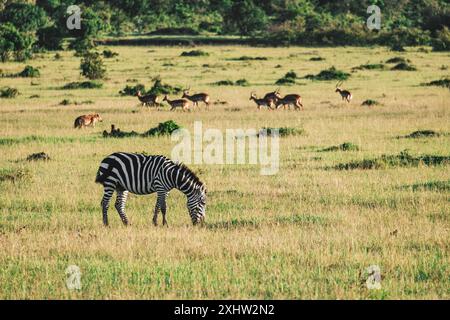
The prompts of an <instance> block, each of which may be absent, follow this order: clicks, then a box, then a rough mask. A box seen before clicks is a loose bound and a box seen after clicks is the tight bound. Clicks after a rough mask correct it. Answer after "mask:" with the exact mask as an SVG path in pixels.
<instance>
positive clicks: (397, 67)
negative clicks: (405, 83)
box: [391, 62, 417, 71]
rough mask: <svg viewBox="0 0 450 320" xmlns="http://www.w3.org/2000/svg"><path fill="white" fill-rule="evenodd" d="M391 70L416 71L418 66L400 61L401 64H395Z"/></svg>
mask: <svg viewBox="0 0 450 320" xmlns="http://www.w3.org/2000/svg"><path fill="white" fill-rule="evenodd" d="M391 70H398V71H416V70H417V68H416V67H414V66H413V65H411V64H408V63H406V62H400V63H399V64H397V65H395V66H394V67H392V68H391Z"/></svg>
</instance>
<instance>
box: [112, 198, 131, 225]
mask: <svg viewBox="0 0 450 320" xmlns="http://www.w3.org/2000/svg"><path fill="white" fill-rule="evenodd" d="M127 196H128V191H126V190H125V191H117V198H116V204H115V207H116V210H117V212H118V213H119V216H120V219H121V220H122V223H123V224H124V225H128V218H127V215H126V214H125V203H126V202H127Z"/></svg>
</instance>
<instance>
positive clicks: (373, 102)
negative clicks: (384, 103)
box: [361, 99, 380, 107]
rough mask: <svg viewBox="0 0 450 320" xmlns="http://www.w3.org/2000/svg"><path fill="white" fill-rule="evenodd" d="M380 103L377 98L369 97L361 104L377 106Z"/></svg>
mask: <svg viewBox="0 0 450 320" xmlns="http://www.w3.org/2000/svg"><path fill="white" fill-rule="evenodd" d="M379 104H380V103H379V102H378V101H376V100H372V99H367V100H365V101H364V102H363V103H362V104H361V105H362V106H368V107H370V106H377V105H379Z"/></svg>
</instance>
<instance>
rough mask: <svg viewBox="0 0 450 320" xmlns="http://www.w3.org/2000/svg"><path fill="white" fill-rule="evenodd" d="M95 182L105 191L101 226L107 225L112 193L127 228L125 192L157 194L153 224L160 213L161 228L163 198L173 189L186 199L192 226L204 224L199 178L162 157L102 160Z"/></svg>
mask: <svg viewBox="0 0 450 320" xmlns="http://www.w3.org/2000/svg"><path fill="white" fill-rule="evenodd" d="M95 182H97V183H100V184H102V185H103V187H104V194H103V199H102V202H101V205H102V208H103V224H104V225H108V208H109V203H110V201H111V198H112V196H113V194H114V191H116V192H117V199H116V203H115V207H116V209H117V212H118V213H119V216H120V218H121V220H122V222H123V223H124V224H128V218H127V216H126V214H125V203H126V200H127V195H128V192H131V193H134V194H150V193H153V192H156V193H157V200H156V205H155V211H154V214H153V223H154V225H157V218H158V212H159V210H161V212H162V216H163V225H167V220H166V198H167V196H168V194H169V191H170V190H172V189H174V188H176V189H178V190H180V191H181V192H183V193H184V194H185V195H186V197H187V207H188V211H189V214H190V216H191V219H192V223H193V224H197V223H198V222H200V221H203V219H204V217H205V209H206V187H205V185H204V184H203V183H202V182H201V181H200V180H199V179H198V177H197V176H196V175H195V174H194V173H193V172H192V171H191V170H189V168H187V167H186V166H185V165H183V164H178V163H175V162H173V161H172V160H170V159H168V158H166V157H164V156H146V155H143V154H134V153H125V152H118V153H113V154H111V155H109V156H108V157H106V158H105V159H103V161H102V162H101V163H100V167H99V169H98V172H97V178H96V180H95Z"/></svg>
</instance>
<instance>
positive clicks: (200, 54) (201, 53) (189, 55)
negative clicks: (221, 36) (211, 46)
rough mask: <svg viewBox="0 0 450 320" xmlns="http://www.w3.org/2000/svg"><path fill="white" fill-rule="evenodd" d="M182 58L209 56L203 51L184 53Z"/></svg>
mask: <svg viewBox="0 0 450 320" xmlns="http://www.w3.org/2000/svg"><path fill="white" fill-rule="evenodd" d="M180 56H181V57H205V56H209V53H208V52H205V51H203V50H191V51H183V52H182V53H181V55H180Z"/></svg>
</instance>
